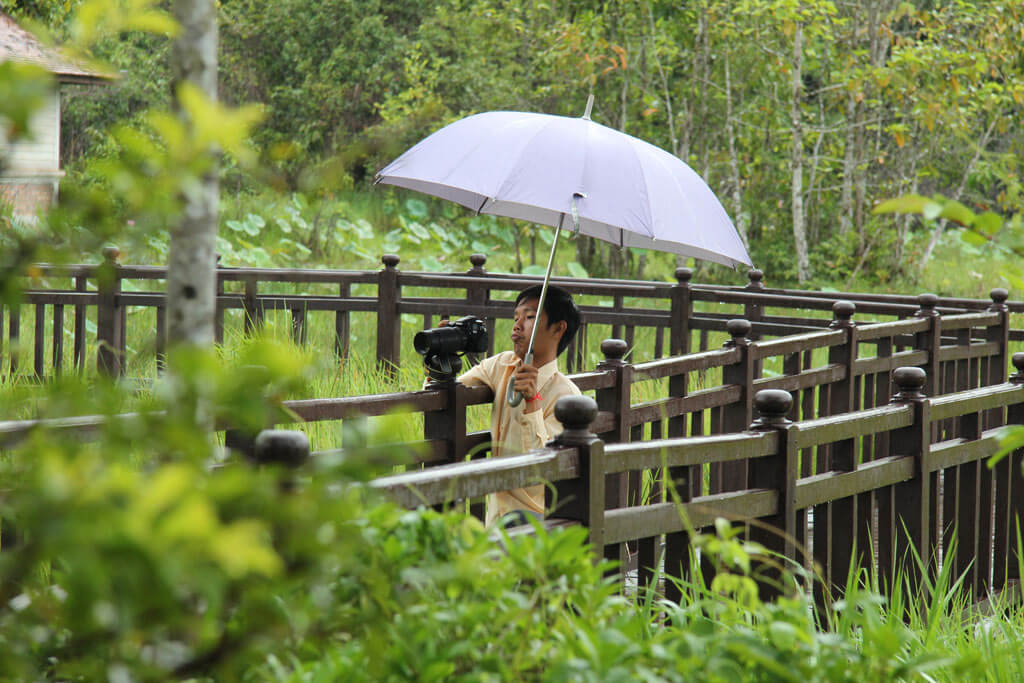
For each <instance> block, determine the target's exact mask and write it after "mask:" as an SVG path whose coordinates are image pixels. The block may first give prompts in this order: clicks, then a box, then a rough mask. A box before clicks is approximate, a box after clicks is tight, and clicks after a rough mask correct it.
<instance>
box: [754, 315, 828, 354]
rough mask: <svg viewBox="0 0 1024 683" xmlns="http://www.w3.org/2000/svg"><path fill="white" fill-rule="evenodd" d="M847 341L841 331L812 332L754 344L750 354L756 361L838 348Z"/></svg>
mask: <svg viewBox="0 0 1024 683" xmlns="http://www.w3.org/2000/svg"><path fill="white" fill-rule="evenodd" d="M822 322H827V321H822ZM845 340H846V333H845V332H843V331H841V330H828V331H823V332H812V333H810V334H800V335H796V336H793V337H786V338H785V339H774V340H772V341H759V342H754V343H752V344H751V345H750V353H751V356H752V357H753V358H754V359H761V358H770V357H772V356H783V355H786V354H789V353H795V352H797V351H808V350H811V349H821V348H827V347H829V346H836V345H838V344H842V343H843V342H844V341H845Z"/></svg>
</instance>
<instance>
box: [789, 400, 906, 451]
mask: <svg viewBox="0 0 1024 683" xmlns="http://www.w3.org/2000/svg"><path fill="white" fill-rule="evenodd" d="M912 420H913V413H912V411H911V410H910V409H908V408H907V407H906V406H899V405H893V406H888V405H887V406H882V407H880V408H871V409H869V410H861V411H858V412H856V413H845V414H842V415H833V416H829V417H821V418H818V419H815V420H806V421H804V422H801V423H800V429H799V431H798V433H797V434H795V435H794V436H793V437H792V438H795V439H796V441H797V444H798V446H799V447H800V448H808V447H810V446H818V445H822V444H829V443H834V442H836V441H841V440H843V439H851V438H854V437H857V436H866V435H869V434H877V433H879V432H888V431H891V430H893V429H899V428H901V427H908V426H910V424H912Z"/></svg>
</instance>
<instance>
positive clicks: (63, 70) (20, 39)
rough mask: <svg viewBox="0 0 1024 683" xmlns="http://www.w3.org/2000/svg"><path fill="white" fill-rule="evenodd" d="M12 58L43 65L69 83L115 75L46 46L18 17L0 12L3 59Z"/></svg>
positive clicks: (2, 60) (1, 59)
mask: <svg viewBox="0 0 1024 683" xmlns="http://www.w3.org/2000/svg"><path fill="white" fill-rule="evenodd" d="M8 60H12V61H15V62H23V63H26V64H35V65H37V66H41V67H43V68H44V69H46V70H47V71H50V72H51V73H53V74H55V75H56V76H57V80H59V81H61V82H65V83H95V82H97V81H106V80H109V79H110V78H111V77H110V76H109V75H107V74H104V73H101V72H99V71H93V70H91V69H88V68H86V67H84V66H82V65H80V64H78V63H77V62H76V61H75V60H74V59H72V58H70V57H68V56H67V55H64V54H62V53H61V52H60V51H59V50H57V49H56V48H52V47H50V46H48V45H44V44H43V43H42V42H41V41H40V40H39V39H38V38H36V37H35V36H34V35H32V34H31V33H29V32H28V31H26V30H25V29H23V28H22V27H21V26H19V25H18V23H17V22H16V21H14V19H12V18H11V17H9V16H7V15H6V14H3V13H0V62H6V61H8Z"/></svg>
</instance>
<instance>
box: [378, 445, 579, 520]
mask: <svg viewBox="0 0 1024 683" xmlns="http://www.w3.org/2000/svg"><path fill="white" fill-rule="evenodd" d="M577 476H579V451H578V450H577V449H576V448H566V449H561V450H551V451H547V450H540V451H532V452H530V453H524V454H523V455H512V456H506V457H502V458H488V459H486V460H478V461H471V462H459V463H454V464H451V465H440V466H438V467H433V468H430V469H426V470H419V471H416V472H406V473H403V474H395V475H392V476H389V477H381V478H380V479H375V480H374V481H372V482H370V485H371V486H372V487H373V488H375V489H378V490H381V491H386V492H387V493H389V494H390V495H392V496H393V497H394V498H395V499H396V500H397V501H398V503H399V504H401V505H404V506H406V507H417V506H419V505H437V504H440V503H445V502H450V501H456V500H465V499H466V498H475V497H477V496H483V495H486V494H488V493H495V492H498V491H508V490H509V489H515V488H521V487H524V486H530V485H533V484H539V483H542V482H552V481H561V480H565V479H573V478H575V477H577Z"/></svg>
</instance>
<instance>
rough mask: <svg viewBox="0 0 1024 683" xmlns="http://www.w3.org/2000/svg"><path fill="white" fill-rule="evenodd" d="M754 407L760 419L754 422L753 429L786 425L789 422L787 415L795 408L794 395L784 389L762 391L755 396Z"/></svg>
mask: <svg viewBox="0 0 1024 683" xmlns="http://www.w3.org/2000/svg"><path fill="white" fill-rule="evenodd" d="M754 407H755V408H756V409H757V412H758V413H759V414H760V417H758V418H757V419H756V420H754V424H753V425H751V427H752V428H754V429H757V428H758V427H767V426H768V425H776V424H785V423H788V422H789V420H787V419H786V415H787V414H789V410H790V408H792V407H793V395H792V394H791V393H789V392H788V391H784V390H782V389H762V390H761V391H759V392H757V394H756V395H755V396H754Z"/></svg>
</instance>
